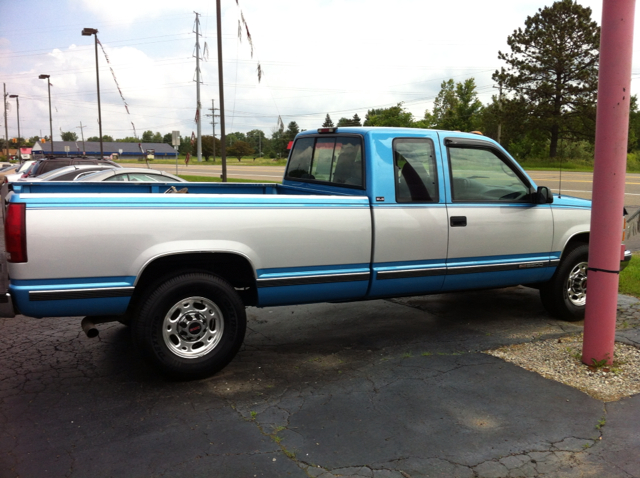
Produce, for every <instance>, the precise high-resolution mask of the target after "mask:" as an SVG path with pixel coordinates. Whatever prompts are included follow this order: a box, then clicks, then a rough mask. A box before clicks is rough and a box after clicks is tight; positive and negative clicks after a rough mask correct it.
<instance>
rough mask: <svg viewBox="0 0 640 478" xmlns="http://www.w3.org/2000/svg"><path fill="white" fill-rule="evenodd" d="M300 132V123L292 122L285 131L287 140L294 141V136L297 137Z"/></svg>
mask: <svg viewBox="0 0 640 478" xmlns="http://www.w3.org/2000/svg"><path fill="white" fill-rule="evenodd" d="M299 132H300V127H299V126H298V123H296V122H295V121H292V122H290V123H289V126H288V127H287V131H285V135H286V139H287V141H293V138H295V137H296V135H297V134H298V133H299Z"/></svg>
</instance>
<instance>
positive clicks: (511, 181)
mask: <svg viewBox="0 0 640 478" xmlns="http://www.w3.org/2000/svg"><path fill="white" fill-rule="evenodd" d="M448 151H449V161H450V166H451V179H452V184H451V192H452V196H453V200H454V201H464V202H487V201H499V202H522V201H529V199H530V188H529V186H528V185H527V184H525V182H524V181H523V180H522V179H521V178H520V177H519V176H518V175H517V174H516V172H515V171H514V170H513V169H511V167H510V166H509V164H508V163H507V162H506V161H505V160H503V159H502V158H501V157H500V156H498V155H497V154H496V153H495V152H494V151H492V150H491V149H482V148H474V147H465V146H457V145H456V146H455V147H454V146H449V148H448Z"/></svg>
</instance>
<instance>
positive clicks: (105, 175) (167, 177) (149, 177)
mask: <svg viewBox="0 0 640 478" xmlns="http://www.w3.org/2000/svg"><path fill="white" fill-rule="evenodd" d="M76 181H87V182H89V181H130V182H147V183H149V182H151V183H173V182H179V183H186V182H188V181H185V180H184V179H182V178H179V177H178V176H174V175H173V174H169V173H165V172H164V171H159V170H157V169H146V168H118V169H111V170H107V171H101V172H96V173H88V174H86V175H83V176H81V177H79V178H77V179H76Z"/></svg>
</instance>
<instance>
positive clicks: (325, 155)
mask: <svg viewBox="0 0 640 478" xmlns="http://www.w3.org/2000/svg"><path fill="white" fill-rule="evenodd" d="M286 177H287V178H288V179H306V180H315V181H322V182H329V183H334V184H339V185H345V186H357V187H363V186H364V174H363V164H362V141H361V139H360V138H359V137H355V136H330V137H310V138H300V139H299V140H298V141H296V143H295V145H294V146H293V151H292V152H291V159H290V161H289V166H288V167H287V174H286Z"/></svg>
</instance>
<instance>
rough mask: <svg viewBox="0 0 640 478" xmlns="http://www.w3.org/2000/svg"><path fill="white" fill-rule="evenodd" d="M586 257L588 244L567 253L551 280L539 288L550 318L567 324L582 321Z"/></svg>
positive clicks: (585, 293) (585, 291) (585, 290)
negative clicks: (564, 321)
mask: <svg viewBox="0 0 640 478" xmlns="http://www.w3.org/2000/svg"><path fill="white" fill-rule="evenodd" d="M588 257H589V245H588V244H580V245H578V246H576V247H574V248H573V249H571V250H570V251H567V252H566V255H565V257H563V258H562V260H561V262H560V266H559V267H558V269H557V270H556V272H555V274H553V277H552V278H551V279H550V280H549V282H547V283H545V284H544V285H542V287H540V299H542V305H544V308H545V309H547V312H549V314H551V315H552V316H553V317H556V318H558V319H562V320H566V321H567V322H577V321H579V320H582V319H584V311H585V302H586V295H587V259H588Z"/></svg>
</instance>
